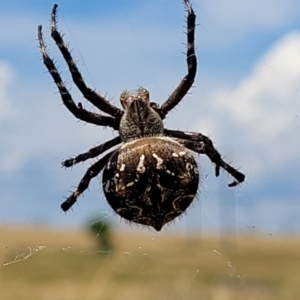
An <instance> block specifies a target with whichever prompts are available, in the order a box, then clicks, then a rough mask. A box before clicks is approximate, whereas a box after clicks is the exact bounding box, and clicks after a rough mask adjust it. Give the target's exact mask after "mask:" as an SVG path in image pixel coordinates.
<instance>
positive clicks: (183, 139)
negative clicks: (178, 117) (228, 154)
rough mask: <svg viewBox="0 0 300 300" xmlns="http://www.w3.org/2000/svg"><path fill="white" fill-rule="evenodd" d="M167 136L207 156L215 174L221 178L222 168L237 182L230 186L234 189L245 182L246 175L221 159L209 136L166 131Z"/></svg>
mask: <svg viewBox="0 0 300 300" xmlns="http://www.w3.org/2000/svg"><path fill="white" fill-rule="evenodd" d="M164 133H165V135H167V136H171V137H174V138H177V139H178V142H179V143H180V144H182V145H184V146H185V147H186V148H188V149H190V150H192V151H195V152H197V153H199V154H202V153H203V154H206V155H207V156H208V157H209V158H210V160H211V161H212V162H213V163H214V164H215V168H216V169H215V174H216V176H219V174H220V167H221V168H223V169H224V170H226V171H227V172H228V173H229V174H230V175H231V176H232V177H233V178H235V180H234V181H233V182H232V183H230V184H228V186H229V187H233V186H236V185H238V184H239V183H242V182H243V181H244V180H245V175H244V174H243V173H241V172H239V171H238V170H236V169H235V168H233V167H231V166H230V165H229V164H227V163H226V162H225V161H224V160H223V159H222V157H221V154H220V153H219V152H218V151H217V150H216V149H215V147H214V145H213V143H212V141H211V140H210V138H208V137H207V136H205V135H203V134H201V133H197V132H182V131H178V130H169V129H165V132H164Z"/></svg>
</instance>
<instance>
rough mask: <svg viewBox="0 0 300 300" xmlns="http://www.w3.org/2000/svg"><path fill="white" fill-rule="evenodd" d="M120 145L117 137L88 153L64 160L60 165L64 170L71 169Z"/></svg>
mask: <svg viewBox="0 0 300 300" xmlns="http://www.w3.org/2000/svg"><path fill="white" fill-rule="evenodd" d="M120 143H121V138H120V137H119V136H117V137H115V138H113V139H111V140H109V141H107V142H105V143H103V144H101V145H99V146H96V147H94V148H92V149H90V150H89V151H87V152H85V153H81V154H79V155H77V156H76V157H74V158H70V159H67V160H64V161H63V162H62V165H63V166H64V167H66V168H69V167H72V166H74V165H76V164H78V163H80V162H83V161H86V160H87V159H89V158H94V157H96V156H98V155H100V154H101V153H103V152H105V151H106V150H108V149H110V148H111V147H113V146H116V145H118V144H120Z"/></svg>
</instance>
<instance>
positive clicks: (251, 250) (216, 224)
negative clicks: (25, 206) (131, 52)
mask: <svg viewBox="0 0 300 300" xmlns="http://www.w3.org/2000/svg"><path fill="white" fill-rule="evenodd" d="M167 5H169V4H167ZM169 9H171V8H170V7H169V6H168V10H169ZM61 13H62V14H63V10H62V12H61ZM127 19H128V20H129V21H128V22H133V21H132V19H130V18H129V17H128V18H127ZM132 24H134V23H132ZM67 27H69V28H71V26H67ZM130 27H134V25H133V26H132V25H131V23H130ZM199 27H201V25H200V26H199ZM134 30H135V29H134ZM136 31H137V29H136ZM140 35H141V34H140ZM74 36H75V34H74ZM141 38H142V35H141ZM179 38H181V37H179ZM137 40H139V39H137ZM176 40H177V38H176ZM136 43H137V49H138V50H137V52H136V53H135V55H136V56H139V57H141V58H142V60H143V61H147V59H148V54H147V55H146V54H145V53H147V52H148V49H144V46H143V44H142V43H141V42H139V41H137V42H136ZM72 45H73V47H74V48H76V49H80V46H78V45H80V43H78V42H77V43H76V42H75V43H73V41H72ZM79 57H80V60H79V61H81V62H83V67H85V69H86V70H85V71H87V74H89V77H90V78H89V79H92V82H94V80H93V75H92V74H91V75H90V73H89V68H88V67H86V63H85V61H84V59H83V57H86V56H85V55H81V54H80V55H79ZM180 58H182V57H180ZM60 65H62V64H60ZM63 72H64V70H63ZM64 75H65V74H64ZM143 76H144V75H143ZM120 77H123V76H120ZM175 77H176V76H175V75H174V78H175ZM176 78H177V77H176ZM120 80H121V79H120ZM122 80H124V79H123V78H122ZM283 80H285V79H283ZM70 82H71V80H70ZM146 82H147V81H146ZM174 82H175V81H174ZM47 83H49V82H47ZM114 84H115V85H117V86H122V85H120V84H119V83H118V82H114ZM154 86H155V89H156V90H159V91H163V92H160V93H161V94H159V95H158V96H162V97H159V98H166V97H165V96H166V95H162V93H165V91H166V86H165V85H164V84H163V85H162V84H161V83H160V80H159V79H158V78H155V82H154ZM298 86H299V80H298ZM105 88H107V90H110V88H109V86H108V85H105ZM168 88H169V87H168ZM171 89H172V87H170V89H167V90H171ZM23 92H25V95H29V94H30V93H29V92H27V93H26V91H25V90H22V88H17V89H16V91H15V95H16V94H20V95H22V98H23V96H24V93H23ZM30 92H32V91H30ZM72 92H75V91H73V90H72ZM75 94H76V92H75ZM116 94H117V92H116ZM40 96H41V97H42V94H41V95H40ZM24 98H25V99H27V98H28V99H29V98H30V97H29V96H25V97H24ZM13 99H17V102H18V103H16V101H14V102H12V104H14V105H15V104H18V106H20V107H21V108H22V109H23V108H24V109H23V110H25V107H24V106H23V107H22V104H21V102H23V99H21V98H20V96H19V97H13ZM21 100H22V101H21ZM39 100H40V99H39ZM52 100H53V99H52ZM189 100H190V99H189ZM191 101H193V100H192V99H191ZM45 102H47V101H45ZM191 103H193V102H191ZM26 105H28V104H26ZM191 107H192V108H191V109H190V110H192V109H194V107H196V104H195V105H193V106H192V105H191ZM59 109H60V110H61V109H62V108H61V107H59ZM181 109H183V105H182V106H181V107H180V108H179V109H178V111H177V113H174V114H173V115H174V116H175V115H177V114H180V110H181ZM37 111H41V107H38V109H37ZM295 113H297V112H296V110H295ZM9 114H10V110H8V111H7V112H6V115H9ZM186 115H188V116H189V114H186ZM208 115H209V117H210V118H212V117H213V114H208ZM297 117H298V115H297ZM0 120H1V119H0ZM167 122H168V124H169V125H170V127H174V128H184V126H186V125H185V123H180V121H179V120H177V118H176V116H175V118H174V117H173V119H172V116H171V117H170V120H167ZM0 124H1V128H2V129H3V130H4V131H9V133H8V134H9V135H10V136H11V137H13V135H14V134H15V133H14V131H13V130H11V129H10V126H9V125H10V124H9V123H8V122H7V121H1V123H0ZM50 125H52V124H50ZM50 125H49V126H50ZM72 125H74V124H72ZM190 126H191V125H190ZM78 135H79V134H78ZM101 138H102V135H101ZM216 140H218V139H217V138H216ZM18 146H20V145H18ZM24 146H25V145H24ZM88 146H90V145H89V144H88V143H87V147H88ZM219 146H220V145H219ZM82 147H83V148H84V146H82ZM220 148H222V147H220ZM42 150H44V149H42ZM42 150H41V151H42ZM222 152H223V151H222ZM46 153H47V154H48V155H50V156H51V155H52V154H50V153H52V150H51V149H50V150H49V149H48V150H47V152H46ZM224 153H226V154H228V156H229V157H230V158H231V159H233V160H234V157H233V155H229V154H231V153H230V151H224ZM47 154H46V155H47ZM52 158H53V157H52ZM56 159H57V158H56V157H55V160H56ZM59 160H60V158H59V159H57V163H59ZM201 166H202V170H205V171H203V172H204V175H203V176H202V177H203V178H202V186H203V189H202V191H201V192H200V193H199V196H198V199H197V200H196V201H195V203H193V205H192V207H191V208H190V209H189V211H188V213H187V214H185V215H184V216H183V217H182V218H180V220H177V221H176V223H174V224H171V225H170V226H169V227H168V228H167V229H166V230H165V231H163V232H162V233H160V234H157V233H154V232H153V231H148V230H147V229H146V230H145V229H142V228H140V227H136V226H130V227H128V224H125V228H126V230H124V227H122V228H121V229H120V228H116V235H120V236H121V237H119V236H118V238H119V239H120V242H119V244H117V245H116V246H115V248H114V249H112V250H111V251H103V250H98V249H96V248H95V243H96V242H97V241H98V240H99V239H100V237H101V235H102V231H101V230H99V232H98V234H97V235H96V236H95V237H92V238H90V242H88V243H87V244H88V246H86V245H85V244H84V243H83V242H82V243H81V242H80V241H81V240H83V237H82V236H79V237H78V241H79V242H78V243H77V244H76V245H74V244H73V242H69V241H68V239H67V237H68V236H70V235H72V234H73V233H74V232H71V231H70V233H67V235H66V236H63V237H61V236H60V243H61V241H62V245H61V244H60V243H58V244H57V245H55V243H53V242H51V241H47V242H45V243H43V242H42V241H43V238H42V237H38V238H37V240H34V241H33V242H29V241H26V238H28V236H29V233H27V232H26V231H24V232H23V233H22V235H19V236H18V237H16V238H14V234H13V233H12V232H10V236H5V238H3V239H1V240H2V241H1V246H2V254H3V255H2V259H1V265H0V267H1V268H0V276H1V279H2V281H3V283H2V284H0V288H1V291H2V292H4V291H6V290H7V288H6V287H5V286H3V285H5V284H6V285H8V284H9V281H10V282H13V281H15V282H16V283H15V285H9V290H10V293H11V294H13V293H14V292H16V294H15V297H14V298H11V299H16V298H18V299H21V297H22V296H23V294H25V293H26V292H27V291H28V287H24V283H26V282H27V283H28V282H29V283H31V285H32V286H33V287H34V289H32V290H29V291H30V293H31V294H32V295H34V294H36V293H40V295H39V296H40V297H38V298H39V299H93V295H97V298H95V299H105V298H106V297H107V298H108V296H109V292H110V291H117V292H116V293H115V298H114V299H120V298H122V299H124V298H125V299H134V298H133V297H134V296H135V297H137V298H143V299H146V300H147V299H153V298H155V297H157V298H158V299H175V300H176V299H186V298H188V299H214V300H218V299H220V300H221V299H222V300H226V299H241V298H244V299H259V297H260V298H261V299H264V300H265V299H267V300H268V299H274V297H275V298H276V297H277V295H279V294H280V293H282V294H283V295H285V294H284V292H281V291H282V290H283V289H281V287H282V283H281V282H284V281H283V280H284V277H276V276H274V277H270V276H269V277H268V279H263V275H264V272H266V270H267V269H268V266H269V265H270V264H271V263H273V260H276V261H279V262H280V261H282V262H283V263H282V264H275V266H276V267H274V271H273V272H274V273H284V272H283V270H287V269H288V270H290V273H289V275H287V276H290V277H289V281H288V283H289V285H290V286H293V285H295V286H297V285H296V284H295V282H296V279H297V278H298V275H297V272H294V273H293V269H296V271H297V270H299V268H297V266H298V265H297V262H296V259H295V260H292V259H293V258H297V253H296V252H297V251H294V252H293V249H295V250H297V249H299V245H298V244H297V243H295V242H294V241H289V240H278V238H279V236H278V235H277V233H276V231H274V233H273V231H272V230H268V229H266V227H265V226H264V223H262V222H261V221H260V220H257V219H255V218H254V221H251V219H250V221H249V219H246V218H244V217H243V216H242V217H241V216H240V215H239V214H238V212H237V211H236V210H237V206H238V204H239V203H241V202H243V201H245V195H246V194H247V192H246V190H247V186H246V185H244V186H242V187H241V188H239V189H238V190H234V191H230V192H229V194H228V193H227V192H226V191H228V190H224V189H223V188H222V187H224V186H226V184H227V181H228V178H227V177H226V176H223V177H222V178H221V179H215V178H214V175H213V173H212V172H209V173H208V174H206V172H208V171H206V170H209V169H210V168H211V166H210V164H209V163H207V164H206V163H205V162H204V163H203V159H201ZM84 168H85V167H84ZM84 168H83V169H82V170H84ZM29 171H31V169H29V170H28V171H27V172H29ZM60 171H61V170H60ZM72 172H78V173H76V174H75V175H74V177H73V178H72V179H70V183H71V182H72V184H74V182H76V180H77V179H78V178H79V177H80V172H79V171H75V169H74V170H72ZM62 173H63V174H64V175H65V173H64V172H62ZM68 174H69V173H68ZM25 175H26V174H23V176H24V177H25ZM72 176H73V175H72ZM289 177H292V176H289ZM51 180H54V179H53V178H52V179H51ZM217 180H218V181H217ZM58 181H59V180H58ZM216 182H218V183H216ZM26 184H27V182H26ZM96 184H98V183H96ZM250 184H251V182H250V183H249V185H250ZM31 185H33V186H34V185H35V182H33V183H31ZM15 186H19V184H18V182H17V183H16V184H15ZM63 188H65V185H63ZM92 189H94V188H91V190H92ZM96 191H97V188H96ZM98 191H99V188H98ZM62 194H63V192H62V193H61V192H59V195H62ZM224 195H226V196H224ZM88 197H89V198H90V193H87V195H86V199H84V200H81V201H82V202H83V201H85V202H87V201H89V200H88V199H87V198H88ZM96 197H98V195H97V196H96ZM53 198H55V196H54V197H53ZM57 198H58V199H60V198H59V196H58V197H57ZM224 198H226V199H225V200H226V201H224ZM22 200H23V199H22ZM19 203H20V199H18V202H16V207H19ZM97 203H98V202H97ZM84 205H89V203H88V204H87V203H81V204H80V206H78V207H76V208H75V209H74V210H81V208H82V207H83V206H84ZM57 207H58V206H57ZM4 208H5V207H4ZM276 210H277V211H279V210H280V207H279V208H276ZM276 210H274V209H272V210H270V214H272V213H274V211H275V212H276ZM251 213H253V212H249V215H251ZM282 213H283V214H286V215H287V213H286V212H284V211H283V212H282ZM82 214H85V213H84V212H82ZM107 218H108V219H109V220H111V219H114V218H116V216H115V215H114V214H111V213H108V214H107ZM199 218H200V219H201V220H203V221H202V222H200V224H201V225H200V226H199V227H198V228H197V230H195V228H193V227H192V226H191V224H192V222H193V220H196V219H199ZM294 221H295V222H296V223H298V224H299V219H295V220H294ZM117 222H118V221H117ZM205 224H208V225H205ZM206 226H209V228H210V230H208V228H207V227H206ZM37 227H38V226H37ZM240 229H241V232H242V234H243V235H244V234H245V235H246V236H244V238H245V239H244V240H240V234H241V232H240V231H239V230H240ZM29 231H30V229H28V232H29ZM195 233H196V234H197V236H196V237H195ZM48 234H49V232H48V231H47V230H45V232H44V233H42V236H47V235H48ZM55 235H57V236H59V235H60V234H59V232H57V233H55V232H54V235H53V236H52V238H53V240H54V239H55V237H54V236H55ZM247 235H249V236H248V237H247ZM22 236H23V237H22ZM253 236H255V237H253ZM24 239H25V241H24ZM64 239H65V240H64ZM20 240H22V241H23V242H22V243H21V244H20V245H18V243H19V242H20ZM9 241H12V243H11V244H10V243H9ZM118 241H119V240H118ZM280 243H281V244H284V245H283V246H284V251H283V250H282V248H280V247H279V244H280ZM28 245H30V246H28ZM276 249H278V252H276V251H275V250H276ZM284 253H286V256H284ZM255 254H256V256H255ZM247 261H249V262H250V263H249V264H247ZM286 261H291V263H289V264H288V262H286ZM251 264H253V268H254V269H255V270H254V271H253V270H252V268H251ZM74 265H75V267H76V268H75V269H74ZM287 266H289V268H287ZM22 270H24V272H25V273H22ZM66 270H70V271H69V272H66V273H65V271H66ZM214 271H216V272H214ZM35 272H37V274H36V273H35ZM32 273H33V274H32ZM47 273H48V274H47ZM51 274H52V275H51ZM85 274H89V275H90V276H88V275H85ZM75 275H76V276H75ZM85 276H86V277H85ZM278 278H279V279H278ZM43 280H44V282H49V283H51V282H52V283H53V285H51V284H50V285H49V286H46V287H45V286H44V287H43V288H44V292H41V291H40V290H39V285H41V282H42V281H43ZM281 280H282V281H281ZM115 283H116V284H115ZM203 283H205V284H203ZM84 284H85V288H82V290H84V291H82V290H80V289H79V287H82V286H83V285H84ZM16 285H17V286H18V288H16ZM41 286H42V285H41ZM133 286H134V287H133ZM147 287H150V288H147ZM207 287H211V289H207ZM129 289H132V290H131V291H129ZM23 291H24V292H23ZM30 293H29V294H28V293H27V294H26V296H25V297H26V298H24V296H23V299H28V295H30ZM270 295H272V297H271V296H270ZM275 295H276V296H275ZM294 295H297V293H296V291H294ZM246 296H247V297H248V298H246ZM3 297H5V295H4V296H3ZM78 297H80V298H78ZM200 297H201V298H200ZM234 297H236V298H234ZM278 297H279V296H278ZM278 299H279V298H278ZM285 299H292V297H291V296H290V294H288V296H286V297H285ZM295 299H297V296H296V298H295Z"/></svg>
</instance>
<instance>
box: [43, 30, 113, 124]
mask: <svg viewBox="0 0 300 300" xmlns="http://www.w3.org/2000/svg"><path fill="white" fill-rule="evenodd" d="M38 41H39V46H40V49H41V53H42V57H43V62H44V65H45V66H46V68H47V70H48V71H49V73H50V75H51V76H52V78H53V80H54V82H55V84H56V86H57V88H58V90H59V93H60V96H61V99H62V101H63V103H64V105H65V106H66V107H67V109H68V110H69V111H70V112H71V113H72V114H73V115H74V116H75V117H76V118H78V119H80V120H82V121H85V122H88V123H92V124H95V125H100V126H109V127H112V128H114V129H116V130H117V129H118V127H119V124H118V122H116V120H115V119H114V118H112V117H109V116H103V115H100V114H97V113H92V112H89V111H88V110H86V109H84V108H83V107H82V104H81V103H78V105H76V103H75V102H74V101H73V99H72V96H71V94H70V93H69V91H68V89H67V88H66V86H65V84H64V82H63V80H62V78H61V76H60V74H59V72H58V70H57V68H56V66H55V64H54V62H53V60H52V59H51V58H50V57H49V54H48V52H47V48H46V45H45V43H44V39H43V33H42V26H41V25H40V26H39V27H38Z"/></svg>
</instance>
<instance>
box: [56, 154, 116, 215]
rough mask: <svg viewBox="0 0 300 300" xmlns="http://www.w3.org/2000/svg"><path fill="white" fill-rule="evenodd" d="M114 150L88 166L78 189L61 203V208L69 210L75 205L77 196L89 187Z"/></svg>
mask: <svg viewBox="0 0 300 300" xmlns="http://www.w3.org/2000/svg"><path fill="white" fill-rule="evenodd" d="M114 152H115V150H113V151H111V152H109V153H107V154H106V155H105V156H103V157H102V158H101V159H100V160H98V161H97V162H96V163H94V164H93V165H92V166H91V167H89V168H88V170H87V171H86V173H85V174H84V176H83V177H82V179H81V181H80V183H79V185H78V187H77V189H76V191H75V192H74V193H72V194H71V196H69V197H68V198H67V200H66V201H64V202H63V203H62V204H61V208H62V210H63V211H67V210H69V209H70V208H71V207H72V206H73V204H75V202H76V201H77V198H78V197H79V196H80V195H81V194H82V193H83V192H84V191H85V190H86V189H87V188H88V187H89V184H90V181H91V180H92V179H93V178H94V177H96V176H97V175H98V174H99V173H100V172H101V171H102V169H103V168H104V167H105V166H106V164H107V162H108V160H109V159H110V157H111V156H112V154H113V153H114Z"/></svg>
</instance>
